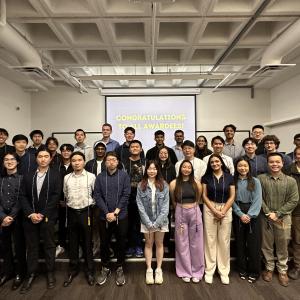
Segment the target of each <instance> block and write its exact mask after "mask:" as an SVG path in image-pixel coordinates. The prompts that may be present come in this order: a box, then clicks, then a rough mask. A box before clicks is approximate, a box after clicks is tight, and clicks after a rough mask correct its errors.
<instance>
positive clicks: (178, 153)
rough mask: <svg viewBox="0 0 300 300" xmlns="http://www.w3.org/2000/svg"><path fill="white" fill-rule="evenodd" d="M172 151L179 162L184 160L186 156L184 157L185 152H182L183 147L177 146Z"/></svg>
mask: <svg viewBox="0 0 300 300" xmlns="http://www.w3.org/2000/svg"><path fill="white" fill-rule="evenodd" d="M172 149H173V150H174V152H175V154H176V157H177V159H178V161H179V160H182V159H184V155H183V151H182V148H181V146H177V145H175V146H173V147H172Z"/></svg>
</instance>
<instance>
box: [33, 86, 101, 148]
mask: <svg viewBox="0 0 300 300" xmlns="http://www.w3.org/2000/svg"><path fill="white" fill-rule="evenodd" d="M31 103H32V123H31V126H32V128H33V129H41V130H42V131H43V132H44V134H45V136H46V137H47V136H50V135H51V133H52V132H56V131H65V132H68V131H70V132H74V131H75V130H76V129H78V128H82V129H83V130H85V131H100V129H101V124H102V123H103V122H104V120H105V102H104V97H103V96H100V95H99V92H98V91H97V90H89V93H87V94H80V93H79V92H78V91H77V90H75V89H72V88H65V87H62V88H55V89H51V90H49V91H47V92H39V93H33V94H32V101H31ZM58 138H59V137H58ZM97 138H98V137H97ZM61 139H62V138H59V140H60V142H71V141H72V142H74V140H73V137H72V139H71V140H68V141H67V140H63V141H62V140H61ZM88 142H89V143H90V144H91V143H93V141H91V140H89V141H88Z"/></svg>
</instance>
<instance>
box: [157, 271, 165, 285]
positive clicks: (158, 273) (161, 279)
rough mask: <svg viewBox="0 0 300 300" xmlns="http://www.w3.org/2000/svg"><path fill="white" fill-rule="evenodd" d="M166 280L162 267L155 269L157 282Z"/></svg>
mask: <svg viewBox="0 0 300 300" xmlns="http://www.w3.org/2000/svg"><path fill="white" fill-rule="evenodd" d="M163 282H164V279H163V272H162V269H156V270H155V283H156V284H162V283H163Z"/></svg>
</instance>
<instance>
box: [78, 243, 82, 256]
mask: <svg viewBox="0 0 300 300" xmlns="http://www.w3.org/2000/svg"><path fill="white" fill-rule="evenodd" d="M82 255H83V250H82V247H81V246H79V250H78V257H79V258H82Z"/></svg>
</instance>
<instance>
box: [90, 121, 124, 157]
mask: <svg viewBox="0 0 300 300" xmlns="http://www.w3.org/2000/svg"><path fill="white" fill-rule="evenodd" d="M111 134H112V126H111V124H109V123H104V124H103V125H102V139H101V140H99V141H97V142H95V143H94V147H95V145H96V144H98V143H99V142H103V143H104V144H105V146H106V151H107V152H109V151H116V149H117V148H118V147H119V146H120V144H119V142H117V141H115V140H113V139H112V138H111V137H110V136H111Z"/></svg>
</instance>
